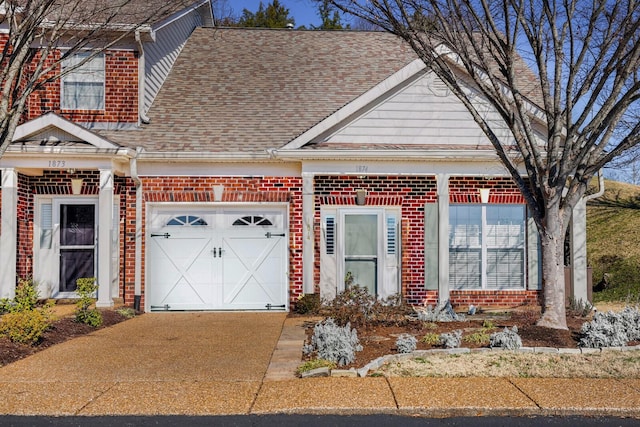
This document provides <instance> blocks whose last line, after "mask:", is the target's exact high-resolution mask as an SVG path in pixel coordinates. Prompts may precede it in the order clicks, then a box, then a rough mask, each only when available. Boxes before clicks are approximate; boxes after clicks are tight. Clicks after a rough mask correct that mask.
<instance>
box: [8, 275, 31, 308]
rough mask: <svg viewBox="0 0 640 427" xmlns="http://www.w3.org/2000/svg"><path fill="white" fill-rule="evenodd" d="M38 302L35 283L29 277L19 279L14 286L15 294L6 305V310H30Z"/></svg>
mask: <svg viewBox="0 0 640 427" xmlns="http://www.w3.org/2000/svg"><path fill="white" fill-rule="evenodd" d="M37 304H38V289H37V285H36V283H35V282H34V281H33V280H31V279H20V280H19V281H18V286H16V296H15V297H14V298H13V301H12V302H9V303H8V305H7V311H9V312H11V313H15V312H18V311H30V310H34V309H35V308H36V305H37Z"/></svg>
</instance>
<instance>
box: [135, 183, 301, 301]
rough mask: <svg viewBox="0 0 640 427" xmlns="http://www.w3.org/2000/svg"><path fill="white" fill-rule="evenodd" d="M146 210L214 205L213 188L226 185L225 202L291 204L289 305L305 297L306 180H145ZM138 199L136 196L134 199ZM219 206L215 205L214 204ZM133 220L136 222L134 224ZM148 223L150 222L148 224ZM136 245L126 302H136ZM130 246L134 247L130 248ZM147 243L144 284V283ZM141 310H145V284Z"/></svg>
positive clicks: (223, 200) (144, 210)
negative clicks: (191, 204) (174, 204)
mask: <svg viewBox="0 0 640 427" xmlns="http://www.w3.org/2000/svg"><path fill="white" fill-rule="evenodd" d="M142 183H143V194H144V206H143V216H145V215H146V204H147V203H149V202H196V203H197V202H214V194H213V186H216V185H224V187H225V190H224V193H223V199H222V202H243V203H252V202H253V203H258V202H287V203H288V204H289V230H290V233H289V248H290V250H289V301H290V302H291V303H293V302H294V301H296V299H297V298H298V296H300V295H301V294H302V179H301V178H290V177H264V178H243V177H188V176H174V177H144V178H142ZM134 197H135V195H134ZM130 203H133V206H131V205H130V204H128V205H127V206H128V209H127V219H126V222H127V235H129V234H130V233H133V232H135V226H134V225H135V200H133V201H132V202H130ZM214 203H215V202H214ZM132 219H133V221H132ZM144 223H146V219H145V220H144ZM132 244H133V243H131V244H128V247H127V262H126V267H125V273H124V274H125V276H126V277H131V278H132V280H131V282H127V283H126V284H125V301H132V300H133V291H134V289H133V275H134V264H133V261H134V258H130V255H129V254H130V253H133V252H134V247H133V246H132ZM129 246H130V247H129ZM144 250H145V249H144V240H143V255H142V262H143V272H142V277H143V282H144V277H145V273H144V259H145V255H144ZM141 306H144V283H143V295H142V300H141Z"/></svg>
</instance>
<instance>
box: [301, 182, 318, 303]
mask: <svg viewBox="0 0 640 427" xmlns="http://www.w3.org/2000/svg"><path fill="white" fill-rule="evenodd" d="M314 216H315V200H314V196H313V174H309V173H303V174H302V233H303V235H302V292H303V293H305V294H311V293H313V292H314V271H313V266H314V259H315V252H314V251H315V231H314V229H313V220H314Z"/></svg>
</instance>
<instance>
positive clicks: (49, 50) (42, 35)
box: [0, 0, 193, 156]
mask: <svg viewBox="0 0 640 427" xmlns="http://www.w3.org/2000/svg"><path fill="white" fill-rule="evenodd" d="M190 3H193V2H189V1H186V0H176V1H170V2H167V1H162V0H148V1H142V0H30V1H26V0H8V1H3V2H0V28H1V29H3V30H5V31H4V32H2V33H0V48H1V49H2V53H1V54H2V56H1V57H0V156H2V155H3V154H4V152H5V151H6V149H7V147H8V146H9V145H10V144H11V140H12V139H13V135H14V132H15V129H16V127H17V126H18V124H20V122H21V120H23V118H24V117H23V116H24V112H25V108H26V105H27V102H28V100H29V97H30V96H31V95H32V94H33V93H34V92H35V91H37V90H39V89H41V88H43V87H45V86H46V85H47V84H50V83H51V82H54V81H56V80H58V79H59V78H60V77H61V76H63V75H64V74H65V73H69V72H71V71H73V70H75V69H77V68H79V67H82V66H83V65H84V64H86V63H87V62H88V61H91V60H92V59H93V58H94V57H95V56H96V55H99V54H101V53H102V52H104V51H105V50H107V49H109V48H111V47H113V46H115V45H117V44H118V43H120V42H121V41H123V40H124V39H125V38H127V37H131V36H132V34H133V33H135V32H136V31H144V30H148V29H149V26H150V24H151V23H153V22H155V21H157V20H159V19H161V18H163V17H166V16H168V15H169V14H171V13H173V12H175V11H177V10H180V9H181V8H184V7H185V6H186V5H187V4H190ZM81 50H83V51H84V50H86V51H87V52H90V55H85V56H84V57H83V58H84V60H82V61H78V62H76V63H75V64H74V65H73V66H67V67H64V69H63V67H62V63H63V61H65V59H67V58H70V57H71V56H72V55H74V54H76V53H78V52H79V51H81Z"/></svg>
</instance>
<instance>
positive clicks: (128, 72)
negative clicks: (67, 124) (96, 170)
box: [26, 50, 138, 123]
mask: <svg viewBox="0 0 640 427" xmlns="http://www.w3.org/2000/svg"><path fill="white" fill-rule="evenodd" d="M55 56H58V55H55ZM53 59H54V58H52V60H53ZM61 85H62V82H61V81H60V80H56V81H54V82H52V83H48V84H46V85H45V86H44V87H43V88H41V89H38V90H37V91H35V93H34V94H33V95H32V96H31V97H30V98H29V102H28V104H27V113H26V118H27V120H31V119H34V118H36V117H39V116H41V115H42V114H45V113H47V112H49V111H54V112H56V113H58V114H61V115H62V116H64V117H66V118H67V119H69V120H72V121H76V122H81V123H82V122H89V123H92V122H113V123H137V122H138V57H137V54H136V52H133V51H124V50H113V51H108V52H106V53H105V104H104V109H103V110H95V111H94V110H62V109H61V104H60V103H61V99H60V88H61Z"/></svg>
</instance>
